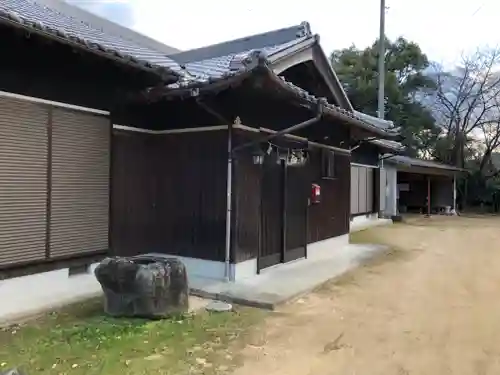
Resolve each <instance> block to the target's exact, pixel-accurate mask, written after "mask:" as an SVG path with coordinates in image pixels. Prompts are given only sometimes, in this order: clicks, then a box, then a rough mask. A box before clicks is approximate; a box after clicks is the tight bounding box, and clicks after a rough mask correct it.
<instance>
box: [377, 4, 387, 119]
mask: <svg viewBox="0 0 500 375" xmlns="http://www.w3.org/2000/svg"><path fill="white" fill-rule="evenodd" d="M384 85H385V0H380V35H379V52H378V117H379V118H381V119H383V118H384V113H385V108H384V102H385V92H384Z"/></svg>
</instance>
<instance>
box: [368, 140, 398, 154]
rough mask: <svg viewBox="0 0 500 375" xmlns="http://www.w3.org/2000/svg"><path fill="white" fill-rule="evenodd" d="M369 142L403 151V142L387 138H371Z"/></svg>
mask: <svg viewBox="0 0 500 375" xmlns="http://www.w3.org/2000/svg"><path fill="white" fill-rule="evenodd" d="M370 143H372V144H374V145H376V146H380V147H384V148H388V149H392V150H394V151H404V149H405V146H404V145H403V144H401V143H399V142H396V141H391V140H389V139H373V140H371V141H370Z"/></svg>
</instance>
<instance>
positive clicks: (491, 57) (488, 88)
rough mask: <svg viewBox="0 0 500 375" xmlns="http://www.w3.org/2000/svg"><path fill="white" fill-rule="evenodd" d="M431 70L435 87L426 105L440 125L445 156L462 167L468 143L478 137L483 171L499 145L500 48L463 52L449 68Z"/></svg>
mask: <svg viewBox="0 0 500 375" xmlns="http://www.w3.org/2000/svg"><path fill="white" fill-rule="evenodd" d="M434 70H435V72H434V74H433V76H434V79H435V82H436V90H435V91H434V93H433V94H432V95H431V98H430V99H431V100H430V102H429V105H430V106H431V108H432V110H433V114H434V117H435V118H436V120H437V121H438V123H439V125H440V126H441V127H442V129H443V136H444V139H443V140H442V144H446V145H448V148H447V149H446V150H444V153H445V154H447V155H446V156H445V158H446V159H447V161H448V162H450V163H452V164H454V165H456V166H458V167H464V164H465V159H466V155H467V153H468V148H470V147H469V144H470V143H471V142H473V140H474V139H475V140H479V141H480V142H482V143H483V144H484V147H481V148H482V149H483V150H484V152H483V153H482V155H481V157H480V168H481V171H483V170H484V168H485V167H486V166H487V164H488V162H489V160H490V157H491V154H492V153H493V152H494V150H495V149H496V148H497V147H499V146H500V100H499V98H498V96H499V94H500V49H487V50H480V51H478V52H476V53H475V54H473V55H470V56H464V57H463V58H462V62H461V64H460V65H459V66H457V67H456V68H455V69H454V70H452V71H445V70H443V69H442V68H440V67H436V66H434ZM475 149H477V147H476V148H475ZM441 152H443V150H441Z"/></svg>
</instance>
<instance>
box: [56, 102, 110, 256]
mask: <svg viewBox="0 0 500 375" xmlns="http://www.w3.org/2000/svg"><path fill="white" fill-rule="evenodd" d="M110 126H111V124H110V121H109V119H108V118H106V117H104V116H98V115H93V114H87V113H81V112H76V111H70V110H65V109H60V108H55V109H54V110H53V119H52V176H51V180H52V188H51V198H50V205H51V210H50V234H49V238H50V256H51V257H63V256H74V255H84V254H85V253H91V252H96V251H103V250H106V249H107V248H108V226H109V163H110V131H111V129H110Z"/></svg>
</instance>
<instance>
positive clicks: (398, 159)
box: [386, 155, 465, 172]
mask: <svg viewBox="0 0 500 375" xmlns="http://www.w3.org/2000/svg"><path fill="white" fill-rule="evenodd" d="M387 156H389V155H387ZM386 160H387V162H389V163H393V164H404V165H406V166H409V167H413V166H414V167H424V168H433V169H442V170H447V171H457V172H463V171H465V170H464V169H461V168H457V167H455V166H453V165H448V164H443V163H438V162H436V161H432V160H423V159H416V158H410V157H409V156H404V155H394V156H391V157H388V158H387V159H386Z"/></svg>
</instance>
